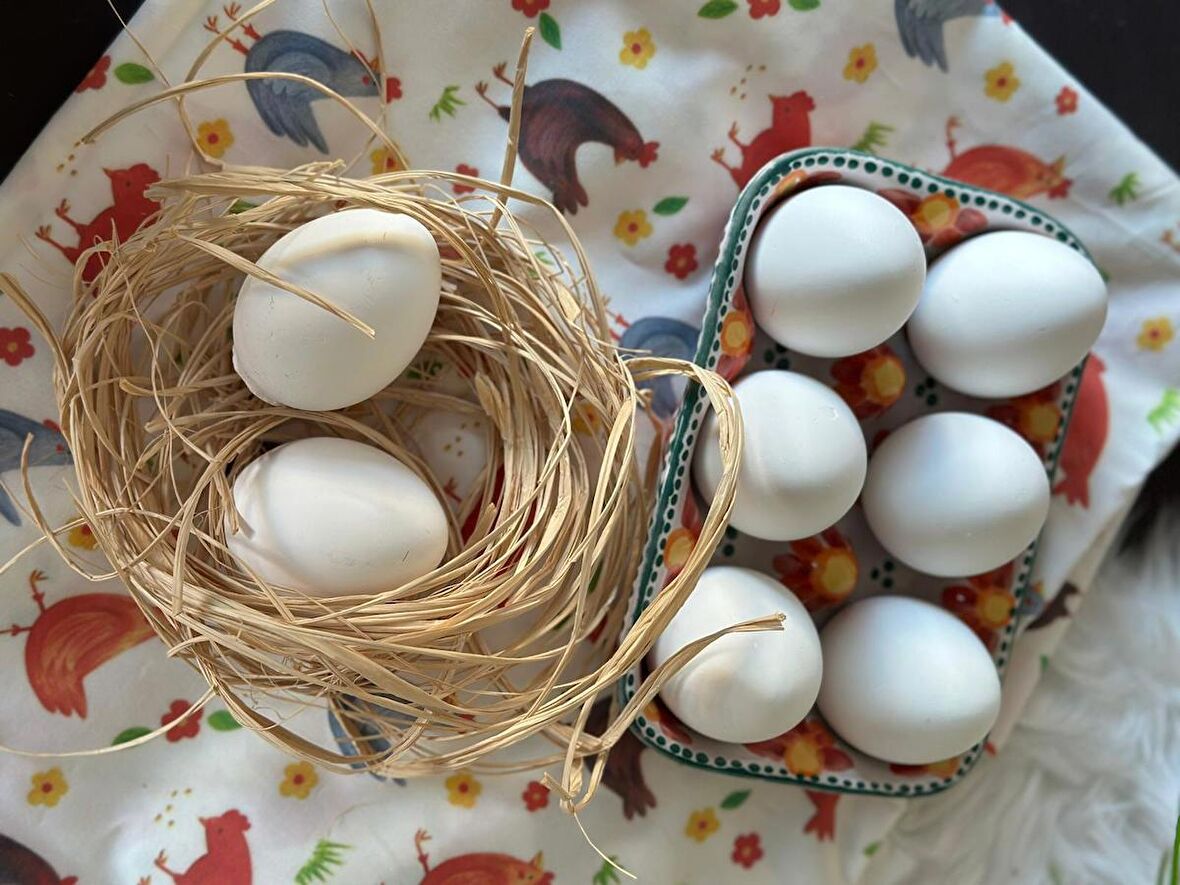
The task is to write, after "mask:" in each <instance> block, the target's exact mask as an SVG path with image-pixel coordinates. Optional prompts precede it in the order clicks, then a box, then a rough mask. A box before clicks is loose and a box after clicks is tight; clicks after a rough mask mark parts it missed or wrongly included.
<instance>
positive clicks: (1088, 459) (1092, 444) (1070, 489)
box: [1053, 353, 1110, 507]
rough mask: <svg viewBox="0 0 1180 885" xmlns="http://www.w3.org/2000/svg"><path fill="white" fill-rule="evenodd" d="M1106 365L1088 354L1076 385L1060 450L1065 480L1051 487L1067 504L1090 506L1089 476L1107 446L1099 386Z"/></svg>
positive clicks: (1104, 404)
mask: <svg viewBox="0 0 1180 885" xmlns="http://www.w3.org/2000/svg"><path fill="white" fill-rule="evenodd" d="M1105 368H1106V365H1105V364H1104V363H1103V362H1102V360H1100V359H1099V358H1098V355H1097V354H1093V353H1092V354H1090V358H1089V359H1088V360H1086V368H1085V369H1083V370H1082V380H1081V381H1080V382H1079V383H1078V399H1077V402H1076V403H1074V408H1073V418H1071V419H1070V422H1069V431H1068V432H1067V433H1066V434H1065V442H1064V443H1063V444H1062V447H1061V464H1060V468H1061V470H1063V471H1065V478H1064V479H1062V480H1060V481H1059V482H1058V483H1057V485H1056V486H1054V487H1053V494H1055V495H1065V500H1066V501H1068V502H1069V503H1070V504H1080V505H1082V507H1089V506H1090V474H1091V473H1093V472H1094V466H1095V465H1096V464H1097V463H1098V458H1099V456H1100V455H1101V454H1102V450H1103V448H1105V446H1106V435H1107V433H1108V432H1109V431H1110V403H1109V402H1108V401H1107V399H1106V387H1105V385H1103V383H1102V370H1103V369H1105Z"/></svg>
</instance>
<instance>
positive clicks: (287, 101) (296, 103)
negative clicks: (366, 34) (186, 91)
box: [205, 3, 380, 154]
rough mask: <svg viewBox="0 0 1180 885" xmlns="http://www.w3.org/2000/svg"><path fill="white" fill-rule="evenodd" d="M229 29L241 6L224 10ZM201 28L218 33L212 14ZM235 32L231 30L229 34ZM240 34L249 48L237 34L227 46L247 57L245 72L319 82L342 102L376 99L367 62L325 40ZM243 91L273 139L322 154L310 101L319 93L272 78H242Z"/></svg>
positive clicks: (247, 28)
mask: <svg viewBox="0 0 1180 885" xmlns="http://www.w3.org/2000/svg"><path fill="white" fill-rule="evenodd" d="M223 11H224V12H225V14H226V16H227V17H228V18H229V19H230V22H231V23H232V25H235V26H236V25H237V23H238V14H239V13H240V12H241V7H240V6H239V5H238V4H236V3H234V4H230V5H228V6H225V7H224V8H223ZM205 30H207V31H211V32H212V33H214V34H218V33H221V30H220V24H219V22H218V19H217V16H210V17H209V19H208V20H207V21H206V22H205ZM230 32H231V33H233V34H235V35H236V34H237V33H238V30H237V29H236V28H233V29H231V31H230ZM240 32H241V34H242V35H243V36H245V37H246V38H247V39H249V40H253V41H254V42H253V44H252V45H250V46H247V45H246V43H245V42H243V41H242V40H241V39H240V38H239V37H237V36H231V37H229V38H228V39H227V41H226V42H228V43H229V45H230V46H231V47H232V48H233V49H235V50H236V51H237V52H240V53H241V54H242V55H244V56H246V73H248V74H254V73H261V72H265V71H274V72H277V73H280V74H301V75H302V76H304V77H307V78H309V79H311V80H315V81H316V82H317V83H322V84H324V85H325V86H327V87H328V88H329V89H331V90H332V91H334V92H337V93H339V94H340V95H343V96H345V97H346V98H358V97H363V96H367V95H376V94H377V91H378V86H377V81H378V80H379V79H380V75H378V74H377V73H376V66H375V65H374V64H372V63H371V62H370V61H369V60H367V59H363V58H360V57H358V56H356V55H354V54H352V53H350V52H347V51H345V50H343V49H340V48H339V47H337V46H333V45H332V44H331V43H329V42H328V41H326V40H321V39H320V38H319V37H313V36H312V35H311V34H305V33H303V32H302V31H272V32H271V33H269V34H266V35H265V36H263V35H262V34H261V33H259V31H258V30H257V29H256V28H255V27H254V25H253V23H251V22H246V23H244V24H242V25H241V26H240ZM246 90H247V91H248V92H249V93H250V100H251V101H252V102H254V107H255V109H256V110H257V111H258V115H259V116H260V117H262V122H263V123H265V124H266V127H267V128H268V129H269V130H270V131H271V132H273V133H274V134H275V135H278V136H280V137H285V138H289V139H291V140H292V141H293V142H295V143H296V144H297V145H299V146H300V147H306V146H307V145H308V144H309V143H310V144H312V145H314V146H315V148H316V149H317V150H318V151H319V152H320V153H322V154H326V153H327V152H328V141H327V139H325V138H324V133H323V132H322V131H320V126H319V124H318V123H317V122H316V119H315V114H314V113H312V108H311V104H312V102H315V101H319V100H321V99H324V98H327V95H325V94H324V93H323V92H321V91H320V90H319V89H316V88H315V87H314V86H310V85H308V84H306V83H299V82H297V81H295V80H287V79H282V78H278V77H276V78H273V79H265V80H247V81H246Z"/></svg>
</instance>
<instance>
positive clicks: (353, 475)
mask: <svg viewBox="0 0 1180 885" xmlns="http://www.w3.org/2000/svg"><path fill="white" fill-rule="evenodd" d="M234 503H235V505H236V506H237V510H238V514H239V521H240V527H239V530H238V531H237V533H234V532H233V531H232V530H231V528H230V525H229V519H228V517H227V518H226V523H225V540H226V545H227V546H228V547H229V550H230V552H231V553H232V554H233V555H234V556H236V557H237V558H238V559H239V560H241V561H242V562H243V563H245V564H246V565H247V566H249V567H250V568H251V569H253V571H254V572H255V573H256V574H258V575H259V577H261V578H263V579H264V580H266V581H267V582H268V583H270V584H275V585H279V586H283V587H291V588H293V589H295V590H301V591H303V592H304V593H307V594H309V595H311V596H348V595H354V594H362V593H378V592H380V591H383V590H392V589H394V588H396V587H398V586H400V585H402V584H405V583H408V582H409V581H412V580H414V579H415V578H417V577H420V576H422V575H424V574H426V573H427V572H429V571H430V570H432V569H433V568H434V567H435V566H437V565H438V564H439V562H441V561H442V558H443V554H444V553H446V548H447V517H446V513H445V512H444V511H443V508H442V505H441V504H440V503H439V501H438V498H437V497H436V496H435V494H434V492H433V491H431V489H430V487H429V486H428V485H426V483H425V482H423V481H422V479H421V478H420V477H419V476H418V475H417V474H415V473H414V472H413V471H412V470H410V469H409V468H408V467H406V466H405V465H404V464H402V463H401V462H400V461H398V460H397V459H396V458H394V457H393V456H392V455H389V454H387V453H386V452H383V451H381V450H380V449H378V448H375V447H373V446H370V445H365V444H364V443H359V442H354V441H352V440H346V439H338V438H335V437H312V438H309V439H300V440H295V441H294V442H289V443H285V444H284V445H281V446H279V447H278V448H276V449H271V450H270V451H269V452H266V453H265V454H263V455H261V456H259V457H258V458H256V459H255V460H254V461H251V462H250V463H249V464H247V465H246V467H245V468H244V469H243V470H242V472H241V473H239V474H238V476H237V479H235V480H234Z"/></svg>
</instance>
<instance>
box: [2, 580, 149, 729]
mask: <svg viewBox="0 0 1180 885" xmlns="http://www.w3.org/2000/svg"><path fill="white" fill-rule="evenodd" d="M43 580H45V575H44V574H43V573H41V572H39V571H34V572H32V573H31V574H30V575H29V587H30V588H31V589H32V591H33V601H34V602H35V603H37V608H38V609H39V610H40V612H41V613H40V614H39V615H38V616H37V620H36V621H34V622H33V625H32V626H31V627H21V626H18V625H17V624H13V625H12V626H11V627H9V628H8V632H9V634H11V635H12V636H18V635H20V634H21V633H28V634H29V639H28V641H27V642H26V643H25V672H26V673H27V674H28V678H29V685H31V686H32V688H33V692H34V693H35V694H36V695H37V700H39V701H40V702H41V706H43V707H44V708H45V709H46V710H48V711H49V712H50V713H61V714H62V715H63V716H72V715H73V714H74V713H77V714H78V716H79V717H81V718H82V719H85V718H86V691H85V689H84V688H83V686H82V680H83V679H85V678H86V676H87V674H89V673H90V672H91V671H92V670H95V669H97V668H98V667H100V666H102V665H103V664H105V663H106V662H107V661H109V660H110V659H111V658H113V657H115V656H116V655H118V654H119V653H120V652H124V651H126V650H127V649H129V648H132V647H133V646H136V645H139V643H141V642H146V641H147V640H148V639H151V637H152V635H153V634H152V628H151V627H150V626H148V622H147V621H146V620H144V617H143V615H142V614H141V613H140V611H139V609H138V608H136V606H135V603H134V602H132V601H131V600H130V599H129V598H128V597H126V596H122V595H119V594H117V593H83V594H81V595H80V596H70V597H67V598H66V599H63V600H61V601H60V602H55V603H54V604H53V605H51V606H49V607H48V608H46V607H45V594H44V593H42V592H41V591H40V590H38V589H37V583H38V582H39V581H43Z"/></svg>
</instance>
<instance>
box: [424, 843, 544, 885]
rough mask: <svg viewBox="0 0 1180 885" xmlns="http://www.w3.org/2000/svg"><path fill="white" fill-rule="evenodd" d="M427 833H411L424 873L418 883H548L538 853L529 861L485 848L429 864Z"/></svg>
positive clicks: (489, 884)
mask: <svg viewBox="0 0 1180 885" xmlns="http://www.w3.org/2000/svg"><path fill="white" fill-rule="evenodd" d="M429 841H430V834H429V833H427V832H426V831H425V830H419V831H418V832H417V833H416V834H415V835H414V847H415V848H417V849H418V863H419V864H421V865H422V871H423V873H425V875H424V876H423V877H422V881H421V883H420V885H552V883H553V873H550V872H547V871H546V870H545V859H544V857H543V856H542V855H541V853H540V852H538V853H537V855H536V856H535V857H534V858H533V859H532V860H517V859H516V858H515V857H512V856H511V855H508V854H495V853H492V852H487V851H479V852H474V853H472V854H461V855H459V856H458V857H452V858H450V859H449V860H445V861H443V862H442V863H440V864H439V865H438V866H436V867H433V868H432V867H431V866H430V855H428V854H427V853H426V850H425V848H424V846H425V844H426V843H427V842H429Z"/></svg>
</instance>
